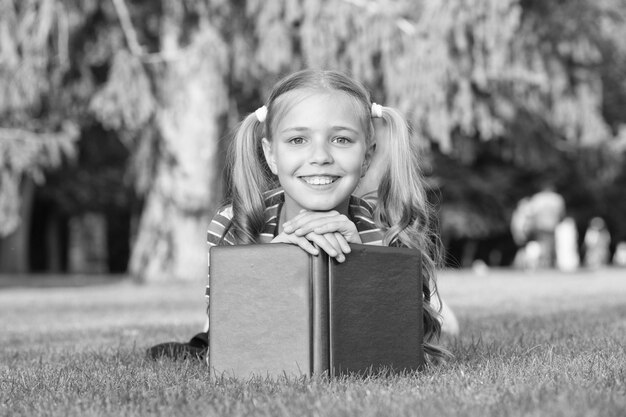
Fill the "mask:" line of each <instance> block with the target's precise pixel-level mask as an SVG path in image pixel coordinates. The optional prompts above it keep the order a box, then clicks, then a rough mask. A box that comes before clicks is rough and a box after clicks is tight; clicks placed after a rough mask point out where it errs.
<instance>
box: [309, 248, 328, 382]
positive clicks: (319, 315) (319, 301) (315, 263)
mask: <svg viewBox="0 0 626 417" xmlns="http://www.w3.org/2000/svg"><path fill="white" fill-rule="evenodd" d="M328 262H329V259H328V255H326V254H325V253H324V252H322V251H320V254H319V255H318V256H311V296H312V297H311V298H312V300H311V317H312V319H311V323H312V326H311V327H312V328H311V341H312V343H311V350H312V352H311V358H312V364H311V373H312V374H316V375H322V374H325V373H328V372H329V370H330V337H329V312H328V308H329V307H328V304H329V303H328V300H329V298H328Z"/></svg>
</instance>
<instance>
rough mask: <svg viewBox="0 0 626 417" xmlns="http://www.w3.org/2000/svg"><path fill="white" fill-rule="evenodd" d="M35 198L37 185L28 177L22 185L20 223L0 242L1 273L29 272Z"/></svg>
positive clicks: (24, 178) (23, 180)
mask: <svg viewBox="0 0 626 417" xmlns="http://www.w3.org/2000/svg"><path fill="white" fill-rule="evenodd" d="M34 197H35V183H34V182H33V180H32V179H31V178H29V177H28V176H24V177H22V181H21V184H20V195H19V201H20V206H21V209H20V223H19V226H18V227H17V229H15V231H13V233H11V234H9V235H8V236H6V237H5V238H3V239H1V240H0V272H3V273H17V274H25V273H27V272H29V261H30V256H29V248H28V241H29V238H30V226H31V214H32V211H33V200H34Z"/></svg>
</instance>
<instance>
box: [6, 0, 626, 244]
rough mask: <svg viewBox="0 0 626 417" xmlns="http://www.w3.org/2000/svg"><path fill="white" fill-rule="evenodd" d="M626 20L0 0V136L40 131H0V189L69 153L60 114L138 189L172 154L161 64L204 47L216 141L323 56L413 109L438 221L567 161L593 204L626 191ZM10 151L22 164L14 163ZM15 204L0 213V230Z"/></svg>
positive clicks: (583, 0) (502, 199) (569, 9)
mask: <svg viewBox="0 0 626 417" xmlns="http://www.w3.org/2000/svg"><path fill="white" fill-rule="evenodd" d="M625 22H626V4H625V3H624V1H623V0H601V1H591V0H575V1H570V2H543V1H538V0H478V1H468V0H451V1H447V2H441V1H437V0H420V1H411V0H394V1H391V0H386V1H375V0H324V1H313V0H280V1H272V2H267V1H261V0H247V1H236V2H228V1H224V0H184V1H181V2H168V1H159V2H154V1H150V0H126V1H122V0H107V1H100V2H98V1H96V0H86V1H78V2H77V1H70V0H25V1H22V0H0V34H1V35H2V36H1V39H2V40H1V41H0V97H1V99H0V123H1V124H2V126H5V130H3V131H2V132H9V131H11V132H13V131H14V130H15V129H19V131H21V132H25V133H27V134H28V135H30V136H32V135H33V134H35V133H37V134H42V135H43V136H41V138H40V140H39V142H41V143H42V145H41V146H40V147H39V148H37V149H38V150H37V151H36V152H34V151H32V149H35V148H33V147H31V148H29V147H28V146H29V145H24V141H15V140H12V141H13V143H12V144H10V145H6V144H5V145H4V146H5V151H7V149H8V151H7V152H10V156H8V157H6V158H4V159H3V160H0V162H2V163H0V173H1V177H2V184H3V187H2V191H0V196H2V197H3V199H2V201H3V202H5V203H4V204H5V205H6V204H7V203H6V202H8V201H14V200H13V199H11V198H10V196H14V195H16V194H15V193H16V192H17V191H16V190H17V189H18V181H19V179H20V178H21V175H22V174H25V175H30V174H31V173H35V172H43V171H42V170H43V169H46V168H47V167H52V166H54V164H52V165H50V164H48V165H46V163H45V161H46V157H45V155H47V154H49V153H55V152H56V153H58V152H65V153H67V151H69V149H70V148H69V146H70V145H69V144H70V143H75V141H71V140H70V137H69V136H68V140H66V141H63V143H64V144H65V145H60V144H59V143H60V142H58V141H55V140H51V139H49V138H50V137H53V136H55V135H57V136H58V134H60V133H59V132H66V131H67V130H59V127H60V126H61V125H62V121H69V122H71V123H74V125H75V126H76V129H78V130H89V129H91V126H92V125H93V124H94V123H99V124H101V125H102V126H103V127H104V129H106V130H109V131H110V133H111V134H115V135H117V136H118V137H119V138H120V140H121V141H122V143H124V144H125V145H126V147H127V149H128V154H127V157H128V158H127V159H126V157H125V156H122V154H121V153H120V154H118V153H114V154H115V155H117V156H116V158H118V159H119V160H115V161H112V165H114V166H115V167H116V169H117V171H116V172H118V176H119V177H120V178H121V177H124V176H125V174H126V175H127V176H128V177H130V178H132V180H133V182H134V183H135V188H136V190H138V191H139V192H140V193H142V194H146V195H147V193H148V192H149V191H150V190H151V189H153V188H154V187H155V183H154V181H155V178H156V172H157V169H158V167H159V166H163V165H166V166H170V165H171V164H176V163H183V164H184V162H181V161H182V160H181V161H179V160H178V159H177V157H176V155H177V153H176V152H174V151H173V149H172V147H176V146H177V142H176V143H174V142H172V141H171V140H168V139H167V138H166V137H165V136H167V135H165V136H164V131H163V130H164V129H165V128H166V127H165V125H163V124H162V123H161V122H160V118H161V117H162V115H163V109H165V108H168V107H169V108H171V107H172V106H174V103H175V102H176V100H179V99H172V97H173V96H172V94H171V93H172V92H174V93H176V92H177V90H176V89H175V87H173V86H176V85H177V84H176V82H175V81H174V80H173V78H175V77H177V76H178V77H183V78H184V77H186V75H185V73H184V72H180V71H179V72H177V71H176V70H174V68H175V67H176V63H177V62H180V60H181V59H190V62H196V61H197V60H196V58H198V60H200V61H201V60H202V59H206V60H207V62H208V61H210V62H211V63H212V64H211V65H214V67H211V68H209V69H210V71H213V70H215V74H219V77H220V78H219V80H220V81H219V82H215V83H213V82H207V83H205V84H203V85H202V86H200V87H198V88H202V89H208V90H211V91H212V92H211V94H214V96H213V97H214V98H213V99H212V102H213V103H214V107H215V108H212V109H211V110H212V111H215V112H216V113H219V114H220V119H221V120H222V131H221V132H218V133H216V134H215V135H214V137H212V138H207V140H213V141H218V140H220V138H221V137H226V136H227V135H228V132H230V131H231V129H232V128H233V126H235V124H236V123H237V122H238V121H239V120H240V118H241V117H240V116H241V114H243V113H247V112H249V111H252V110H254V108H256V107H257V106H258V105H260V104H261V102H262V100H263V99H264V98H265V97H266V96H267V92H268V90H269V88H270V87H271V85H272V84H273V83H274V81H275V80H276V79H277V78H278V77H280V76H282V75H284V74H285V73H287V72H291V71H293V70H297V69H300V68H303V67H322V68H333V69H339V70H342V71H346V72H349V73H351V74H352V75H354V76H355V77H356V78H358V79H360V80H362V81H363V82H364V83H366V85H367V86H368V87H369V88H370V89H371V90H372V92H373V97H374V99H375V100H376V101H377V102H381V103H384V104H388V105H393V106H395V107H398V108H399V109H400V110H401V111H403V112H404V113H406V114H407V115H408V116H409V121H410V123H411V125H412V127H413V128H414V130H415V132H416V140H418V141H419V143H420V144H421V146H422V148H423V149H424V153H425V155H426V156H427V157H428V158H430V159H431V161H430V162H431V165H432V167H433V168H432V180H433V182H434V183H436V184H438V185H440V186H441V188H442V194H441V195H442V198H441V201H442V207H441V213H442V224H443V226H444V233H450V235H451V236H455V237H466V238H467V237H469V238H483V237H485V236H487V235H490V234H493V233H501V232H502V231H503V230H506V228H507V223H508V216H509V213H510V211H511V210H512V208H513V207H514V204H515V203H516V201H515V199H516V198H518V197H520V193H518V192H517V191H515V190H514V188H515V189H518V190H523V191H524V192H526V191H528V192H532V191H534V190H533V189H532V188H533V187H532V186H529V185H528V184H527V180H529V179H530V185H534V184H535V183H539V182H540V181H541V179H542V178H545V177H546V176H548V175H553V174H555V172H554V171H552V167H556V166H562V167H564V168H563V171H567V172H576V175H577V176H579V177H580V178H582V179H583V180H584V181H585V184H584V186H583V187H582V188H583V189H585V190H587V191H588V192H589V193H590V196H588V197H589V199H591V200H598V199H601V198H603V196H605V195H611V196H620V197H622V196H623V192H622V193H620V189H619V187H616V181H618V180H617V179H618V178H621V177H620V175H621V172H622V171H623V168H622V167H623V160H624V153H625V151H624V146H623V141H624V132H625V131H626V130H624V127H623V126H624V124H626V116H625V115H624V112H623V111H622V109H623V107H624V106H625V105H626V82H625V81H624V77H623V73H624V68H625V65H626V42H624V41H623V39H625V38H626V36H625V33H626V32H625V30H624V28H625V27H626V25H625V24H624V23H625ZM194 54H196V55H197V56H196V57H195V58H194V57H191V56H190V55H194ZM213 57H215V58H213ZM199 65H200V64H199ZM207 65H208V64H207ZM203 68H204V70H207V68H208V67H203ZM218 84H219V85H218ZM176 103H178V104H180V105H181V106H182V107H184V106H185V105H188V103H187V104H185V103H182V102H176ZM7 129H8V130H7ZM2 132H0V135H2V137H0V139H2V140H3V141H4V142H7V141H6V138H8V137H9V136H11V135H12V134H11V135H8V134H3V133H2ZM73 137H76V136H73ZM44 142H45V143H46V144H45V145H43V143H44ZM225 142H226V141H224V143H225ZM89 143H90V145H89V146H93V147H96V148H97V147H98V146H107V145H106V144H103V143H97V142H95V141H90V142H89ZM73 146H74V148H75V147H76V145H75V144H74V145H73ZM220 146H222V147H225V146H226V145H225V144H223V143H221V144H220ZM54 147H56V148H58V150H57V151H54V150H52V149H53V148H54ZM29 149H31V150H29ZM429 149H430V151H429ZM33 152H34V153H33ZM38 153H41V156H36V155H35V154H38ZM67 154H68V155H69V153H67ZM440 154H441V155H443V158H440V156H441V155H440ZM29 155H31V156H29ZM8 159H11V160H18V159H20V160H22V161H24V163H23V164H21V165H20V166H24V167H25V166H26V165H28V167H27V168H28V169H27V170H26V171H23V172H22V171H21V172H20V173H17V171H15V169H14V168H11V169H9V168H8V166H9V165H8V164H6V163H4V162H3V161H6V160H8ZM442 161H443V162H442ZM48 162H50V161H48ZM440 163H442V165H440ZM12 164H13V165H14V166H17V165H18V164H17V163H12ZM160 164H161V165H160ZM79 165H80V164H79ZM215 169H219V166H216V168H215ZM123 171H125V172H123ZM451 172H457V173H459V174H463V175H461V176H459V177H452V176H450V175H449V173H451ZM548 172H549V174H548ZM556 174H557V175H561V174H559V173H558V172H556ZM107 175H108V174H107ZM92 178H93V177H92ZM102 183H107V184H111V183H109V182H106V181H103V182H102ZM562 184H563V185H564V187H563V189H561V190H560V191H562V192H563V193H564V194H570V193H571V194H572V195H574V194H576V191H577V190H575V189H570V187H572V184H571V183H568V182H567V181H563V182H562ZM84 186H86V187H88V185H85V184H82V185H80V186H79V187H84ZM201 187H213V188H215V186H214V185H213V184H203V185H201ZM109 191H110V190H109ZM88 193H89V190H88V189H87V190H84V189H83V190H82V191H81V192H79V194H85V195H86V194H88ZM104 194H107V193H106V192H105V193H104ZM571 201H572V202H575V203H576V204H584V202H583V201H582V198H579V197H577V196H575V198H573V199H572V200H571ZM16 207H17V206H15V204H12V206H11V208H5V209H1V210H0V213H4V219H0V220H3V222H2V223H3V224H7V225H11V226H10V227H9V228H8V229H7V230H9V229H12V228H14V227H15V225H16V224H17V219H16V218H15V215H16V213H17V211H16ZM205 209H206V208H205ZM576 209H580V207H576ZM604 212H606V213H612V214H607V215H610V216H611V219H609V223H610V224H613V225H617V224H620V225H619V226H618V228H619V230H624V229H626V226H623V225H621V224H622V223H623V220H620V219H619V216H616V214H615V211H614V210H608V209H607V210H604ZM8 213H11V214H10V215H9V214H8ZM581 219H582V217H581ZM581 221H582V220H581ZM6 232H7V231H6V230H5V231H4V233H6Z"/></svg>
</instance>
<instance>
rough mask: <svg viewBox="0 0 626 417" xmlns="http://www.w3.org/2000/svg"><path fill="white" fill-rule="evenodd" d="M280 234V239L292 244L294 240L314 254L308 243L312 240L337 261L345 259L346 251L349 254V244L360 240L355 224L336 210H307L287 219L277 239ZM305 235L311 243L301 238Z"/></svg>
mask: <svg viewBox="0 0 626 417" xmlns="http://www.w3.org/2000/svg"><path fill="white" fill-rule="evenodd" d="M281 236H282V237H281ZM279 237H281V241H285V240H289V243H295V244H297V245H299V246H300V247H301V248H302V249H304V250H306V251H307V252H309V253H311V254H314V253H313V252H312V251H311V250H310V247H309V246H312V245H311V244H310V242H314V243H316V244H317V245H318V246H319V247H320V248H321V249H323V250H324V251H325V252H326V253H327V254H328V255H329V256H331V257H333V258H335V259H337V261H338V262H343V261H345V259H346V258H345V256H344V254H346V253H350V245H349V243H361V238H360V236H359V232H358V230H357V228H356V226H355V224H354V223H353V222H352V221H350V219H348V217H346V216H344V215H342V214H339V213H338V212H336V211H329V212H309V211H304V212H302V213H300V214H298V215H297V216H296V217H294V218H293V219H291V220H290V221H288V222H286V223H285V224H284V225H283V233H281V235H279V236H277V237H276V238H275V239H274V240H277V239H279ZM303 237H304V238H306V239H305V240H307V241H310V242H307V244H308V245H303V242H302V241H301V240H300V239H302V238H303ZM314 255H315V254H314Z"/></svg>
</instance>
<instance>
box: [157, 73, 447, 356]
mask: <svg viewBox="0 0 626 417" xmlns="http://www.w3.org/2000/svg"><path fill="white" fill-rule="evenodd" d="M373 119H381V121H382V123H381V126H382V127H383V129H384V132H381V134H379V135H375V132H374V123H373ZM377 141H378V142H379V143H378V144H377ZM370 164H372V165H375V166H376V168H375V169H374V168H373V169H374V170H373V171H371V172H370V173H368V176H367V177H366V178H364V176H365V175H366V173H367V172H368V168H369V167H370ZM229 173H230V177H229V178H230V184H229V185H230V190H229V191H230V192H229V194H230V195H231V198H230V200H231V202H230V204H228V205H227V206H225V207H224V208H222V209H221V210H219V211H218V213H217V214H216V216H215V217H214V219H213V221H212V222H211V224H210V226H209V230H208V243H209V246H215V245H235V244H254V243H270V242H271V243H278V242H281V243H291V244H295V245H298V246H300V247H301V248H302V249H303V250H305V251H307V252H308V253H310V254H312V255H318V254H319V249H321V250H323V251H325V252H326V253H327V254H328V255H329V256H331V257H334V258H335V259H336V260H337V262H343V261H345V259H346V254H348V253H349V252H350V246H349V244H350V243H362V244H371V245H387V246H404V247H409V248H415V249H418V250H420V251H421V252H422V254H423V260H424V262H423V276H424V278H425V279H424V287H423V297H424V303H423V304H424V340H425V342H424V349H425V352H426V354H427V356H429V357H430V359H438V358H441V357H442V356H444V351H443V350H442V349H440V348H439V347H437V346H436V345H434V344H432V342H433V341H434V340H436V339H437V338H438V336H439V334H440V332H441V321H440V320H439V319H438V311H436V310H438V309H439V308H440V303H439V297H438V295H437V292H436V286H435V267H436V265H437V263H438V262H439V259H440V252H439V244H438V242H439V240H438V236H437V235H436V234H435V231H434V229H433V218H432V214H431V207H430V206H429V204H428V202H427V199H426V192H425V190H424V180H423V177H422V174H421V172H420V168H419V164H418V158H417V151H416V148H415V145H414V143H413V142H412V141H411V139H410V134H409V129H408V126H407V123H406V121H405V120H404V118H403V117H402V116H401V115H400V114H399V113H398V112H397V111H396V110H394V109H392V108H390V107H383V106H380V105H378V104H375V103H372V102H371V100H370V96H369V94H368V92H367V91H366V89H365V88H364V87H363V86H362V85H361V84H359V83H358V82H356V81H354V80H352V79H350V78H348V77H347V76H345V75H343V74H341V73H338V72H334V71H313V70H305V71H301V72H297V73H294V74H292V75H290V76H288V77H286V78H285V79H283V80H282V81H280V82H279V83H278V84H277V85H276V86H275V87H274V89H273V91H272V92H271V94H270V97H269V99H268V101H267V104H266V105H264V106H262V107H261V108H259V109H258V110H257V111H255V112H254V113H252V114H250V115H248V116H247V117H246V118H245V119H244V120H243V122H242V123H241V125H240V126H239V129H238V131H237V133H236V136H235V139H234V143H233V146H232V148H231V155H230V164H229ZM371 183H377V184H378V189H377V191H376V190H374V192H373V193H369V194H368V195H369V196H370V197H371V198H372V199H374V201H375V204H374V205H372V204H370V203H369V202H367V201H365V200H364V199H361V198H359V197H357V196H355V195H353V193H355V190H356V189H357V187H358V186H359V185H361V187H360V188H359V193H361V194H362V193H364V192H367V191H372V190H369V189H367V184H371ZM318 248H319V249H318ZM207 294H208V289H207ZM433 306H436V307H433ZM207 329H208V325H207ZM206 345H207V336H206V333H201V334H199V335H197V336H196V337H194V338H193V339H192V340H191V341H190V343H189V344H186V345H184V344H177V345H176V344H163V345H159V346H155V347H153V348H152V349H150V350H149V354H150V355H151V356H153V357H155V356H158V355H163V354H167V355H170V356H172V355H173V356H177V355H181V353H183V354H184V353H185V352H190V351H191V352H195V353H198V354H201V352H203V350H202V349H205V348H206ZM194 347H197V349H198V350H197V351H193V349H194ZM190 349H191V350H190Z"/></svg>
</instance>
